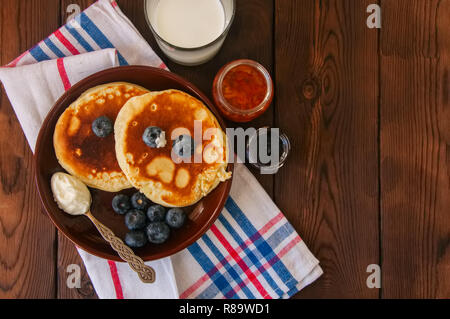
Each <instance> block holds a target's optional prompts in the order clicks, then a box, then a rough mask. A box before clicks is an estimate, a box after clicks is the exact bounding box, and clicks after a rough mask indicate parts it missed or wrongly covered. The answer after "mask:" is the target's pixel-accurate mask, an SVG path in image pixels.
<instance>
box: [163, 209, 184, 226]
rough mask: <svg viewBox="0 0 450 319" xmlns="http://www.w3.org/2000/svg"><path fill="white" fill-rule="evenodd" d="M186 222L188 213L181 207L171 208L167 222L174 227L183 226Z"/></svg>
mask: <svg viewBox="0 0 450 319" xmlns="http://www.w3.org/2000/svg"><path fill="white" fill-rule="evenodd" d="M185 222H186V214H185V213H184V212H183V210H182V209H180V208H172V209H169V211H168V212H167V215H166V223H167V225H169V226H170V227H172V228H181V227H183V225H184V223H185Z"/></svg>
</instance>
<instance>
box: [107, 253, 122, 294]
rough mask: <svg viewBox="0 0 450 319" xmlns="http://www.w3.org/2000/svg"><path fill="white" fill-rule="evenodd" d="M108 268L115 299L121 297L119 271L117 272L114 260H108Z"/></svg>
mask: <svg viewBox="0 0 450 319" xmlns="http://www.w3.org/2000/svg"><path fill="white" fill-rule="evenodd" d="M108 265H109V270H110V271H111V277H112V281H113V283H114V289H115V290H116V297H117V299H123V291H122V284H121V283H120V278H119V273H118V272H117V265H116V263H115V262H114V261H111V260H108Z"/></svg>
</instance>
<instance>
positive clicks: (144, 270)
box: [86, 212, 155, 283]
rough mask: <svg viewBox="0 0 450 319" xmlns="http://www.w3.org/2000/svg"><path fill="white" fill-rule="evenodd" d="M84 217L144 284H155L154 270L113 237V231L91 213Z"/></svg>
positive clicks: (118, 239) (117, 238)
mask: <svg viewBox="0 0 450 319" xmlns="http://www.w3.org/2000/svg"><path fill="white" fill-rule="evenodd" d="M86 216H87V217H89V219H90V220H91V221H92V223H94V225H95V227H97V229H98V231H99V232H100V234H101V235H102V237H103V238H104V239H105V240H106V241H107V242H108V243H109V244H110V245H111V247H112V248H113V249H114V250H115V251H116V252H117V253H118V254H119V256H120V258H122V259H123V260H125V261H126V262H127V263H128V264H129V265H130V267H131V269H133V270H134V271H135V272H136V273H137V274H138V275H139V278H140V279H141V281H142V282H144V283H154V282H155V270H154V269H153V268H151V267H149V266H147V265H145V264H144V261H143V260H142V258H140V257H138V256H136V254H135V253H134V252H133V250H132V249H131V248H130V247H128V246H127V245H125V244H124V242H123V241H122V240H121V239H120V238H119V237H117V236H116V235H114V233H113V231H112V230H111V229H109V228H108V227H106V226H105V225H103V224H102V223H100V222H99V221H98V220H97V219H96V218H95V217H94V216H93V215H92V213H91V212H88V213H86Z"/></svg>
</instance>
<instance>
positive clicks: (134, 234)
mask: <svg viewBox="0 0 450 319" xmlns="http://www.w3.org/2000/svg"><path fill="white" fill-rule="evenodd" d="M147 241H148V239H147V235H146V234H145V231H143V230H132V231H130V232H129V233H128V234H126V235H125V244H127V245H128V246H129V247H131V248H141V247H144V246H145V244H147Z"/></svg>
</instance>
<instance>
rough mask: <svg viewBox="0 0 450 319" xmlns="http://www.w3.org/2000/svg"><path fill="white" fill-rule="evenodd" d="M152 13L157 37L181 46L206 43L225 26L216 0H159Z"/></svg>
mask: <svg viewBox="0 0 450 319" xmlns="http://www.w3.org/2000/svg"><path fill="white" fill-rule="evenodd" d="M154 17H155V21H154V26H155V28H156V32H157V33H158V34H159V35H160V36H161V38H163V39H164V40H166V41H167V42H168V43H170V44H173V45H175V46H177V47H181V48H198V47H201V46H204V45H206V44H209V43H211V42H213V41H214V40H216V39H217V38H218V37H219V36H220V35H221V34H222V32H223V31H224V29H225V12H224V8H223V6H222V3H221V2H220V1H219V0H161V1H159V3H158V5H157V6H156V9H155V12H154Z"/></svg>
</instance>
